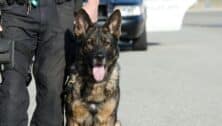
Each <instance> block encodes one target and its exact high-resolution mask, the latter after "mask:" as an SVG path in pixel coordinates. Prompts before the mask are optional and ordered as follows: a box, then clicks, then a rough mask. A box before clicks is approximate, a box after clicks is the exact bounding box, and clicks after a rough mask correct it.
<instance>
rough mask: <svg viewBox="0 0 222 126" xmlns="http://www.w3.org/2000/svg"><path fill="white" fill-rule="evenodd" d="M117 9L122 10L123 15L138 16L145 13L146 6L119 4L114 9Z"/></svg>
mask: <svg viewBox="0 0 222 126" xmlns="http://www.w3.org/2000/svg"><path fill="white" fill-rule="evenodd" d="M116 9H119V10H120V12H121V15H122V16H123V17H126V16H138V15H141V14H143V13H144V7H143V6H142V5H140V6H138V5H121V6H120V5H119V6H115V7H114V10H116Z"/></svg>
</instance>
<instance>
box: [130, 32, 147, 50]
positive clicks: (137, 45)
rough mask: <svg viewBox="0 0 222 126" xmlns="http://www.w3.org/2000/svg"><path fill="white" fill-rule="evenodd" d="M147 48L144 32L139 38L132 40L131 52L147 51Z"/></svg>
mask: <svg viewBox="0 0 222 126" xmlns="http://www.w3.org/2000/svg"><path fill="white" fill-rule="evenodd" d="M147 47H148V44H147V34H146V31H145V30H144V32H143V33H142V35H141V36H140V37H139V38H137V39H134V40H133V45H132V48H133V50H147Z"/></svg>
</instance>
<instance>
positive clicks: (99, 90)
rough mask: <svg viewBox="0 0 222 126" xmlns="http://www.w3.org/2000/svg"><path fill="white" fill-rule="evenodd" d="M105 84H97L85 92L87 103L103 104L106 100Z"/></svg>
mask: <svg viewBox="0 0 222 126" xmlns="http://www.w3.org/2000/svg"><path fill="white" fill-rule="evenodd" d="M104 92H105V84H96V85H93V87H91V88H89V89H87V90H86V91H85V95H86V100H87V102H97V103H98V102H102V101H104V100H105V99H106V96H105V93H104Z"/></svg>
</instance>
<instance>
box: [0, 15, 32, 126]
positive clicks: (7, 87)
mask: <svg viewBox="0 0 222 126" xmlns="http://www.w3.org/2000/svg"><path fill="white" fill-rule="evenodd" d="M10 21H12V20H11V19H10V18H9V20H8V23H9V22H10ZM14 25H16V23H15V24H14ZM4 37H5V38H9V39H14V40H15V42H16V51H15V67H14V68H6V70H5V71H4V72H3V78H4V80H3V83H2V85H1V86H0V126H27V123H28V115H27V109H28V105H29V96H28V90H27V87H26V82H27V77H28V71H29V67H30V63H31V57H32V51H31V48H30V47H29V44H30V43H31V39H29V37H28V36H27V34H26V32H25V31H24V29H20V28H19V27H7V28H6V27H5V29H4ZM25 50H26V52H25Z"/></svg>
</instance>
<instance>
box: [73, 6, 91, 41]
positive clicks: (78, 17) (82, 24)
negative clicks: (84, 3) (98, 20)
mask: <svg viewBox="0 0 222 126" xmlns="http://www.w3.org/2000/svg"><path fill="white" fill-rule="evenodd" d="M74 16H75V20H74V28H73V30H74V34H75V36H77V37H81V36H83V35H84V34H85V33H86V32H87V30H88V29H89V27H91V26H92V25H93V23H92V21H91V20H90V17H89V15H88V14H87V13H86V11H85V10H84V9H80V10H79V11H78V12H77V13H76V14H74Z"/></svg>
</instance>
